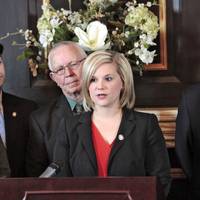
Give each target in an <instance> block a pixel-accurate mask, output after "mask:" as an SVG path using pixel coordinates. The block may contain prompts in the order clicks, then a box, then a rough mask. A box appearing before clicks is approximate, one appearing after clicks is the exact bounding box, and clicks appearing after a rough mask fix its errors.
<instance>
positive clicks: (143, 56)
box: [135, 48, 156, 64]
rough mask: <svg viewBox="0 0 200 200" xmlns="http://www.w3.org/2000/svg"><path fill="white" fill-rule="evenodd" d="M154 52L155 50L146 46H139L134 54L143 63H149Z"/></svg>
mask: <svg viewBox="0 0 200 200" xmlns="http://www.w3.org/2000/svg"><path fill="white" fill-rule="evenodd" d="M155 52H156V51H148V50H147V49H146V48H141V49H136V50H135V55H136V56H138V57H139V58H140V60H141V61H142V62H143V63H145V64H149V63H152V62H153V58H154V56H155Z"/></svg>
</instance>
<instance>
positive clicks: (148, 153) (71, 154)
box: [54, 109, 170, 193]
mask: <svg viewBox="0 0 200 200" xmlns="http://www.w3.org/2000/svg"><path fill="white" fill-rule="evenodd" d="M90 127H91V112H87V113H83V114H82V115H80V116H74V117H73V118H71V119H68V120H63V121H62V122H61V124H60V127H59V129H58V132H59V133H58V134H59V137H58V140H57V142H56V146H55V154H54V161H55V162H57V163H58V164H59V165H60V166H61V167H62V170H61V174H60V175H61V176H97V175H98V169H97V161H96V156H95V150H94V147H93V142H92V138H91V128H90ZM119 134H121V135H123V136H124V139H121V138H122V137H119ZM108 175H109V176H157V177H159V179H160V181H161V183H162V184H163V186H164V187H165V191H166V193H168V190H169V185H170V164H169V158H168V153H167V150H166V146H165V140H164V138H163V135H162V133H161V130H160V127H159V125H158V121H157V118H156V117H155V115H151V114H146V113H139V112H135V111H132V110H128V109H124V112H123V118H122V121H121V124H120V128H119V131H118V134H117V137H116V140H115V142H114V144H113V148H112V150H111V155H110V158H109V164H108Z"/></svg>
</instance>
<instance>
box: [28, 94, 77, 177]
mask: <svg viewBox="0 0 200 200" xmlns="http://www.w3.org/2000/svg"><path fill="white" fill-rule="evenodd" d="M72 115H73V113H72V111H71V108H70V105H69V103H68V101H67V99H66V97H65V96H64V95H61V96H60V97H59V98H57V99H56V100H54V101H53V102H51V103H50V104H48V105H46V106H44V107H42V108H40V109H39V110H36V111H35V112H33V113H32V115H31V117H30V137H29V142H28V146H29V148H28V152H27V156H26V161H27V162H26V170H27V175H28V176H39V175H40V174H42V172H43V171H44V170H45V169H46V168H47V167H48V165H49V164H50V163H51V162H52V159H53V148H54V144H55V139H56V137H57V135H56V132H57V128H58V125H59V123H60V121H61V120H62V119H63V118H65V117H71V116H72Z"/></svg>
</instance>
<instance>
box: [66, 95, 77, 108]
mask: <svg viewBox="0 0 200 200" xmlns="http://www.w3.org/2000/svg"><path fill="white" fill-rule="evenodd" d="M66 98H67V97H66ZM67 101H68V103H69V105H70V108H71V110H74V107H75V106H76V104H77V102H76V101H74V100H72V99H70V98H67Z"/></svg>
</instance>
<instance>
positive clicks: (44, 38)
mask: <svg viewBox="0 0 200 200" xmlns="http://www.w3.org/2000/svg"><path fill="white" fill-rule="evenodd" d="M39 41H40V43H41V44H42V46H43V47H44V48H46V47H47V46H48V45H49V44H50V43H51V42H52V41H53V33H52V32H51V31H49V30H45V31H43V32H42V33H40V37H39Z"/></svg>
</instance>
